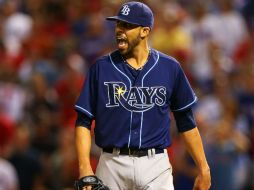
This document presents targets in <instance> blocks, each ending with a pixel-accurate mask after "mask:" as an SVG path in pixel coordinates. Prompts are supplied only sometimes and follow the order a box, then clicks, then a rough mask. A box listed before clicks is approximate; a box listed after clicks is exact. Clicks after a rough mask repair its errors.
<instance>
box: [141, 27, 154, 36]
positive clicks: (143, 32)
mask: <svg viewBox="0 0 254 190" xmlns="http://www.w3.org/2000/svg"><path fill="white" fill-rule="evenodd" d="M150 30H151V29H150V28H149V27H142V28H141V30H140V37H141V38H145V37H147V36H148V35H149V33H150Z"/></svg>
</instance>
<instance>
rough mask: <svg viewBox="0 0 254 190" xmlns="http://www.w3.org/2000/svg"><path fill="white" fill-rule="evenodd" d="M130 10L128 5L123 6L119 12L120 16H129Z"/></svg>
mask: <svg viewBox="0 0 254 190" xmlns="http://www.w3.org/2000/svg"><path fill="white" fill-rule="evenodd" d="M129 12H130V8H129V6H128V5H124V6H123V9H122V10H121V13H122V15H129Z"/></svg>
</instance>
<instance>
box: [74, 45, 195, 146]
mask: <svg viewBox="0 0 254 190" xmlns="http://www.w3.org/2000/svg"><path fill="white" fill-rule="evenodd" d="M196 100H197V98H196V96H195V94H194V92H193V90H192V88H191V86H190V84H189V82H188V80H187V78H186V76H185V74H184V72H183V70H182V68H181V66H180V64H179V63H178V62H177V61H176V60H175V59H173V58H172V57H170V56H167V55H165V54H163V53H161V52H158V51H157V50H155V49H151V50H150V55H149V57H148V60H147V62H146V64H145V65H144V67H143V68H142V70H134V69H131V68H130V66H129V65H128V64H127V63H126V62H125V60H124V59H123V58H122V56H121V54H120V52H119V51H118V50H116V51H114V52H112V53H111V54H109V55H107V56H103V57H101V58H99V59H98V60H97V61H96V63H95V64H93V65H92V66H91V68H90V70H89V72H88V74H87V78H86V81H85V83H84V86H83V89H82V91H81V94H80V96H79V98H78V100H77V103H76V105H75V109H76V110H78V111H80V112H82V113H84V114H86V115H87V116H88V117H89V118H91V119H95V121H96V122H95V128H94V132H95V143H96V144H97V145H98V146H99V147H102V148H106V147H110V148H112V147H117V148H122V147H129V148H166V147H168V146H169V145H170V144H171V139H170V134H169V127H170V116H169V111H170V110H171V111H175V112H177V111H182V110H185V109H187V108H189V107H191V106H192V105H193V104H194V103H195V102H196Z"/></svg>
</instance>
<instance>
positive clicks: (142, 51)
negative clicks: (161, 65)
mask: <svg viewBox="0 0 254 190" xmlns="http://www.w3.org/2000/svg"><path fill="white" fill-rule="evenodd" d="M149 51H150V49H149V46H148V44H146V45H145V46H143V47H136V48H135V49H134V50H133V52H132V53H131V54H130V55H127V56H125V59H126V61H127V62H128V64H130V65H131V66H132V67H134V68H135V69H139V68H141V67H143V66H144V65H145V63H146V61H147V59H148V57H149Z"/></svg>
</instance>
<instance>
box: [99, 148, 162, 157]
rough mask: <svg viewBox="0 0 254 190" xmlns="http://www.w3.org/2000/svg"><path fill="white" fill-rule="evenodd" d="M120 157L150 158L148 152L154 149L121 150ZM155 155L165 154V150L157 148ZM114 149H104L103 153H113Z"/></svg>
mask: <svg viewBox="0 0 254 190" xmlns="http://www.w3.org/2000/svg"><path fill="white" fill-rule="evenodd" d="M118 150H119V153H118V154H119V155H129V156H135V157H142V156H148V151H149V150H152V149H133V148H119V149H118ZM154 150H155V154H161V153H164V149H158V148H155V149H154ZM113 151H114V148H103V152H107V153H111V154H112V153H113Z"/></svg>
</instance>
